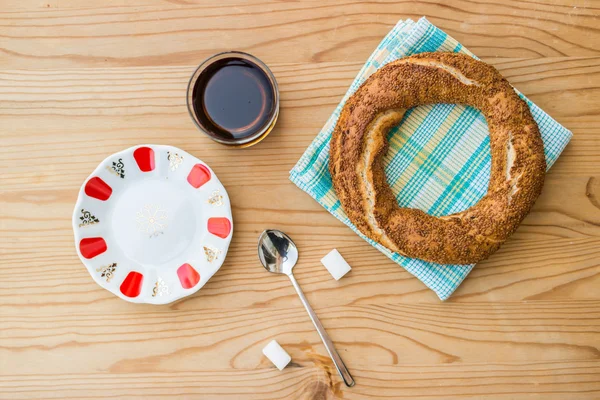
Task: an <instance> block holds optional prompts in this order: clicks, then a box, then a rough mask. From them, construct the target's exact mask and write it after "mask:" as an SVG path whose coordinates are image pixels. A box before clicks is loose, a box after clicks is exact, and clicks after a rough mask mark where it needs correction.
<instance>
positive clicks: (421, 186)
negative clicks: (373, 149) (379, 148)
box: [383, 104, 491, 217]
mask: <svg viewBox="0 0 600 400" xmlns="http://www.w3.org/2000/svg"><path fill="white" fill-rule="evenodd" d="M387 138H388V143H389V148H388V152H387V154H386V155H385V156H384V158H383V163H384V171H385V175H386V180H387V182H388V184H389V186H390V188H391V189H392V192H393V193H394V195H395V197H396V201H397V202H398V205H399V206H400V207H406V208H416V209H419V210H422V211H424V212H426V213H428V214H431V215H433V216H436V217H440V216H445V215H450V214H454V213H457V212H461V211H464V210H466V209H468V208H469V207H471V206H473V205H475V204H476V203H477V202H478V201H479V200H480V199H481V198H482V197H483V196H484V195H485V194H486V193H487V188H488V184H489V179H490V171H491V153H490V137H489V129H488V125H487V122H486V120H485V117H484V116H483V114H482V113H481V112H480V111H479V110H477V109H476V108H473V107H470V106H465V105H460V104H432V105H423V106H418V107H414V108H411V109H409V110H407V111H406V113H405V114H404V117H403V118H402V120H401V121H400V124H399V125H397V126H395V127H393V128H392V129H390V131H389V132H388V135H387ZM392 177H395V179H392Z"/></svg>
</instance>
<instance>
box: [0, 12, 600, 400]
mask: <svg viewBox="0 0 600 400" xmlns="http://www.w3.org/2000/svg"><path fill="white" fill-rule="evenodd" d="M249 3H250V2H246V1H242V0H220V1H218V2H214V1H205V2H198V1H192V0H171V1H159V0H127V1H124V0H113V1H101V2H90V1H87V0H73V1H64V0H63V1H58V0H44V1H41V0H4V1H2V7H1V10H2V11H1V12H0V18H1V21H0V24H1V26H2V28H1V31H0V32H1V33H0V52H1V54H2V56H1V58H0V67H1V69H0V99H1V101H0V127H1V131H0V141H1V146H0V189H1V190H0V191H1V192H0V277H1V278H0V297H1V302H0V398H2V399H29V398H53V399H91V398H104V397H114V398H121V399H125V398H139V399H149V398H169V399H174V398H178V399H179V398H181V399H209V398H218V399H240V398H243V399H294V398H311V399H313V398H314V399H329V398H336V397H343V398H345V399H367V398H369V399H381V398H388V399H396V398H408V399H414V398H419V399H432V398H436V399H437V398H439V399H459V398H460V399H463V398H467V397H469V398H474V399H523V398H527V399H534V398H535V399H544V400H546V399H560V400H563V399H578V400H579V399H592V398H600V29H599V28H600V2H599V1H597V0H595V1H588V0H574V1H569V0H553V1H552V2H551V3H552V4H546V3H545V2H544V1H543V0H538V1H534V0H526V1H520V0H519V1H518V0H510V1H502V0H482V1H471V0H451V1H439V0H438V1H433V0H432V1H429V0H424V1H421V0H420V1H401V2H391V1H390V2H387V1H374V2H372V1H369V2H360V1H352V0H349V1H345V2H344V3H343V4H342V3H340V2H335V1H331V0H318V1H306V2H295V1H290V2H285V1H279V2H270V1H266V0H262V1H260V2H259V1H256V4H249ZM422 15H426V16H428V18H429V19H430V20H431V22H433V23H434V24H436V25H437V26H439V27H440V28H442V29H443V30H445V31H446V32H448V33H449V34H450V35H452V36H453V37H455V38H456V39H457V40H459V41H461V42H462V43H463V44H464V45H465V46H467V47H468V48H470V49H471V50H472V51H474V52H475V53H476V54H478V55H479V56H480V57H482V58H483V59H484V60H485V61H487V62H489V63H492V64H493V65H495V66H496V67H497V68H498V69H500V71H501V72H502V73H503V74H504V75H505V76H506V77H507V78H508V79H509V80H510V81H511V83H513V84H514V85H515V87H517V88H518V89H519V90H521V91H522V92H523V93H525V94H526V95H527V96H529V97H530V98H531V99H532V100H533V101H534V102H536V103H537V104H538V105H539V106H541V107H542V108H543V109H545V110H546V111H547V112H548V113H549V114H550V115H552V116H553V117H554V118H556V119H557V120H558V121H559V122H560V123H562V124H564V125H565V126H566V127H567V128H569V129H571V130H572V131H573V133H574V137H573V140H572V141H571V143H570V144H569V146H568V147H567V149H566V150H565V152H564V153H563V155H562V157H561V158H560V160H559V161H558V162H557V163H556V165H555V166H554V168H553V169H552V170H551V172H550V174H549V175H548V177H547V180H546V186H545V189H544V193H543V194H542V196H541V198H540V199H539V200H538V202H537V204H536V205H535V208H534V210H533V212H532V213H531V214H530V215H529V216H528V217H527V219H526V220H525V222H524V223H523V225H522V226H521V227H520V229H519V230H518V232H517V233H516V234H515V235H514V237H513V238H511V239H510V240H509V242H508V243H506V245H505V246H504V247H503V248H502V250H500V251H499V252H498V253H497V254H495V255H494V256H493V257H492V258H491V259H490V260H489V261H486V262H482V263H481V264H480V265H478V266H477V268H476V269H475V270H474V271H473V272H472V273H471V275H470V276H469V278H468V279H467V280H466V281H465V282H464V284H463V285H462V286H461V287H460V289H459V290H458V291H457V292H456V293H455V295H454V296H453V297H452V298H451V299H450V300H449V301H447V302H445V303H442V302H440V301H439V300H438V298H437V297H436V295H435V294H434V293H433V292H431V291H430V290H428V289H427V288H426V287H425V286H424V285H423V284H422V283H421V282H419V281H418V280H417V279H415V278H413V277H412V276H411V275H410V274H409V273H407V272H406V271H404V270H403V269H402V268H400V267H398V266H397V265H395V264H394V263H392V262H391V261H389V260H388V259H386V258H385V257H384V256H383V255H382V254H380V253H378V252H377V251H376V250H374V249H373V248H371V247H370V246H368V245H367V244H366V243H364V242H363V241H362V240H361V239H359V238H358V237H357V236H356V235H355V234H354V233H353V232H352V231H351V230H350V229H348V228H347V227H345V226H344V225H342V224H341V223H340V222H338V221H337V220H336V219H334V218H333V217H332V216H331V215H329V214H328V213H327V212H326V211H325V210H323V209H322V208H321V207H320V206H319V205H318V204H317V203H316V202H315V201H314V200H312V199H311V198H310V197H309V196H308V195H306V194H305V193H303V192H301V191H300V190H299V189H297V188H296V187H295V186H294V185H293V184H292V183H290V181H289V180H288V171H289V170H290V169H291V167H292V166H293V165H294V163H295V162H296V161H297V159H298V158H299V157H300V155H301V154H302V152H303V151H304V149H305V148H306V147H307V146H308V144H309V143H310V142H311V140H312V139H313V138H314V136H315V135H316V134H317V132H318V131H319V129H320V128H321V126H322V125H323V124H324V122H325V120H326V119H327V117H328V116H329V115H330V113H331V112H332V110H333V109H334V107H335V105H336V104H337V102H338V101H339V100H340V98H341V96H342V95H343V94H344V92H345V90H346V88H347V87H348V85H349V84H350V82H351V81H352V79H353V77H354V76H355V74H356V73H357V72H358V70H359V69H360V67H361V65H362V63H363V62H364V60H365V59H366V58H367V57H368V55H369V54H370V52H371V51H372V49H373V48H374V47H375V46H376V44H377V43H378V42H379V40H380V39H381V38H382V37H383V36H384V35H385V34H386V33H387V32H388V31H389V29H391V27H392V26H393V25H394V23H395V22H396V21H397V20H399V19H401V18H413V19H416V18H418V17H420V16H422ZM232 48H233V49H240V50H245V51H248V52H251V53H253V54H255V55H256V56H258V57H259V58H261V59H262V60H264V61H265V62H266V63H267V64H269V65H270V66H271V67H272V69H273V71H274V73H275V75H276V77H277V79H278V81H279V85H280V89H281V117H280V120H279V122H278V124H277V127H276V129H275V131H273V133H272V134H271V135H270V137H269V138H268V139H267V140H265V141H264V142H263V143H261V144H260V145H258V146H256V147H254V148H251V149H247V150H243V151H240V150H233V149H228V148H225V147H222V146H220V145H216V144H214V143H212V142H211V141H209V140H207V139H206V138H205V137H203V136H202V135H201V134H199V132H197V131H196V129H195V127H194V125H193V124H192V122H191V120H190V118H189V117H188V115H187V109H186V105H185V89H186V85H187V82H188V78H189V76H190V75H191V73H192V71H193V70H194V68H195V67H196V66H197V65H198V63H199V62H200V61H202V60H203V59H204V58H205V57H207V56H209V55H211V54H213V53H216V52H219V51H222V50H226V49H232ZM139 143H156V144H172V145H174V146H178V147H180V148H183V149H185V150H187V151H189V152H190V153H192V154H194V155H195V156H197V157H199V158H201V159H203V160H204V161H206V162H207V163H209V164H210V165H211V166H212V167H213V169H214V170H215V171H216V173H217V174H218V175H219V178H220V179H221V180H222V182H223V184H224V185H225V186H226V187H227V190H228V191H229V194H230V197H231V200H232V203H233V212H234V218H235V221H236V231H235V235H234V239H233V242H232V246H231V249H230V253H229V256H228V258H227V261H226V263H225V264H224V265H223V267H222V268H221V270H220V271H219V272H218V273H217V274H216V275H215V276H214V277H213V278H212V280H211V281H210V282H208V284H207V285H206V286H205V287H204V288H203V289H202V290H201V291H200V292H199V293H198V294H196V295H194V296H191V297H189V298H187V299H185V300H183V301H180V302H178V303H176V304H172V305H169V306H163V307H157V306H149V305H134V304H129V303H126V302H124V301H122V300H120V299H118V298H117V297H115V296H114V295H112V294H111V293H109V292H107V291H106V290H104V289H102V288H100V287H98V286H97V285H96V284H95V283H94V282H93V281H92V279H91V277H90V276H89V274H88V272H87V271H86V269H85V268H84V267H83V265H82V264H81V262H80V261H79V259H78V257H77V255H76V253H75V248H74V243H73V233H72V229H71V214H72V211H73V206H74V203H75V200H76V197H77V193H78V190H79V187H80V185H81V184H82V182H83V180H84V179H85V178H86V177H87V175H88V174H89V173H90V172H91V171H92V170H93V168H94V167H95V166H96V165H97V164H98V163H99V162H100V161H101V160H102V159H104V157H106V156H107V155H109V154H111V153H113V152H116V151H119V150H122V149H124V148H126V147H129V146H132V145H135V144H139ZM267 227H276V228H280V229H282V230H284V231H286V232H288V233H289V234H290V235H291V236H292V237H293V238H294V239H295V240H296V243H297V244H298V245H299V247H300V250H301V262H300V265H299V266H298V267H297V269H296V271H297V277H298V280H299V281H300V284H301V285H302V287H303V288H304V290H305V291H306V294H307V296H308V298H309V301H310V302H311V303H312V305H313V306H314V308H315V309H316V311H317V313H318V314H319V315H320V317H321V319H322V321H323V324H324V325H325V327H326V328H327V330H328V332H329V333H330V335H331V336H332V338H333V340H334V341H335V343H336V345H337V347H338V349H339V351H340V353H341V354H342V356H343V358H344V359H345V361H346V363H347V364H348V366H349V368H350V370H351V371H352V373H353V374H354V377H355V378H356V382H357V384H356V386H355V387H354V388H352V389H347V388H345V387H344V386H342V385H341V383H340V379H339V378H338V376H337V374H336V372H335V370H334V369H333V365H332V364H331V362H330V361H329V359H328V357H327V356H326V354H327V353H326V352H325V349H324V347H323V346H322V344H321V342H320V340H319V337H318V336H317V333H316V332H315V330H314V329H313V326H312V324H311V322H310V320H309V319H308V316H307V315H306V313H305V311H304V309H303V308H302V306H301V304H300V301H299V299H298V298H297V297H296V294H295V292H294V290H293V288H292V286H291V285H290V283H289V281H288V280H287V279H285V278H284V277H278V276H271V275H269V274H267V273H265V272H264V270H263V269H262V267H261V266H260V265H259V263H258V261H257V257H256V247H255V245H256V239H257V236H258V234H259V233H260V232H261V231H262V230H263V229H264V228H267ZM332 248H338V249H339V250H340V252H341V253H342V254H343V255H344V256H345V257H346V258H347V260H348V261H349V262H350V264H351V265H352V267H353V270H352V272H351V273H350V274H349V275H348V276H347V277H345V278H343V279H342V280H340V281H339V282H336V281H335V280H333V279H332V278H331V277H330V275H329V274H328V272H327V271H326V270H325V269H324V268H323V267H322V266H321V264H320V263H319V260H320V258H321V257H322V256H323V255H325V254H326V253H327V252H328V251H329V250H331V249H332ZM273 338H276V339H277V340H278V341H279V343H281V344H282V345H283V347H284V348H285V349H286V350H287V351H288V352H289V353H290V354H291V356H292V360H293V361H292V364H291V365H290V366H288V368H286V369H285V370H284V371H283V372H279V371H278V370H276V369H275V368H274V367H273V365H271V364H270V362H269V361H268V360H267V359H266V358H265V357H264V356H263V355H262V353H261V349H262V347H263V346H264V345H265V344H266V343H267V342H268V341H269V340H271V339H273Z"/></svg>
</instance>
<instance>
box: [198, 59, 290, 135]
mask: <svg viewBox="0 0 600 400" xmlns="http://www.w3.org/2000/svg"><path fill="white" fill-rule="evenodd" d="M187 107H188V111H189V113H190V116H191V117H192V120H193V121H194V123H195V124H196V126H197V127H198V129H200V130H201V131H202V132H204V133H205V134H206V135H207V136H208V137H210V138H211V139H212V140H214V141H216V142H219V143H222V144H225V145H229V146H235V147H248V146H252V145H253V144H256V143H258V142H260V141H261V140H262V139H264V138H265V137H266V136H267V135H268V134H269V133H270V132H271V130H272V129H273V126H275V122H276V121H277V116H278V115H279V90H278V88H277V81H276V80H275V77H274V76H273V73H272V72H271V70H269V68H268V67H267V66H266V65H265V64H264V63H263V62H262V61H260V60H259V59H258V58H256V57H254V56H252V55H250V54H247V53H242V52H239V51H229V52H225V53H219V54H216V55H214V56H212V57H210V58H209V59H207V60H206V61H204V62H203V63H202V64H200V66H199V67H198V69H196V72H194V74H193V75H192V77H191V79H190V82H189V84H188V89H187Z"/></svg>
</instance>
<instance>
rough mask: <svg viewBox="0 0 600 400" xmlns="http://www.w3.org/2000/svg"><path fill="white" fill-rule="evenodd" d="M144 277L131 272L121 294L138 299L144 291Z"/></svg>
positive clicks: (124, 282)
mask: <svg viewBox="0 0 600 400" xmlns="http://www.w3.org/2000/svg"><path fill="white" fill-rule="evenodd" d="M143 281H144V275H142V274H140V273H139V272H135V271H131V272H130V273H129V274H127V277H126V278H125V280H124V281H123V283H121V293H123V294H124V295H125V296H127V297H137V296H139V294H140V292H141V291H142V282H143Z"/></svg>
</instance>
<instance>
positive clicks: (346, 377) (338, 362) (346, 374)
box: [288, 274, 354, 387]
mask: <svg viewBox="0 0 600 400" xmlns="http://www.w3.org/2000/svg"><path fill="white" fill-rule="evenodd" d="M288 276H289V277H290V280H291V281H292V285H294V289H296V292H298V296H300V301H302V304H304V308H306V311H307V312H308V316H309V317H310V319H311V321H312V322H313V324H314V325H315V328H317V332H318V333H319V336H321V340H322V341H323V344H324V345H325V348H326V349H327V352H328V353H329V357H331V360H332V361H333V364H334V365H335V368H336V369H337V371H338V373H339V374H340V376H341V377H342V379H343V381H344V383H345V384H346V386H348V387H352V386H354V378H352V375H350V371H348V368H346V364H344V361H343V360H342V357H340V355H339V354H338V352H337V350H336V349H335V346H334V345H333V342H332V341H331V339H330V338H329V335H328V334H327V332H325V328H324V327H323V325H322V324H321V321H319V317H317V314H315V312H314V311H313V309H312V307H311V306H310V304H308V300H307V299H306V296H304V293H303V292H302V289H301V288H300V285H298V281H296V278H294V275H292V274H289V275H288Z"/></svg>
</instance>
